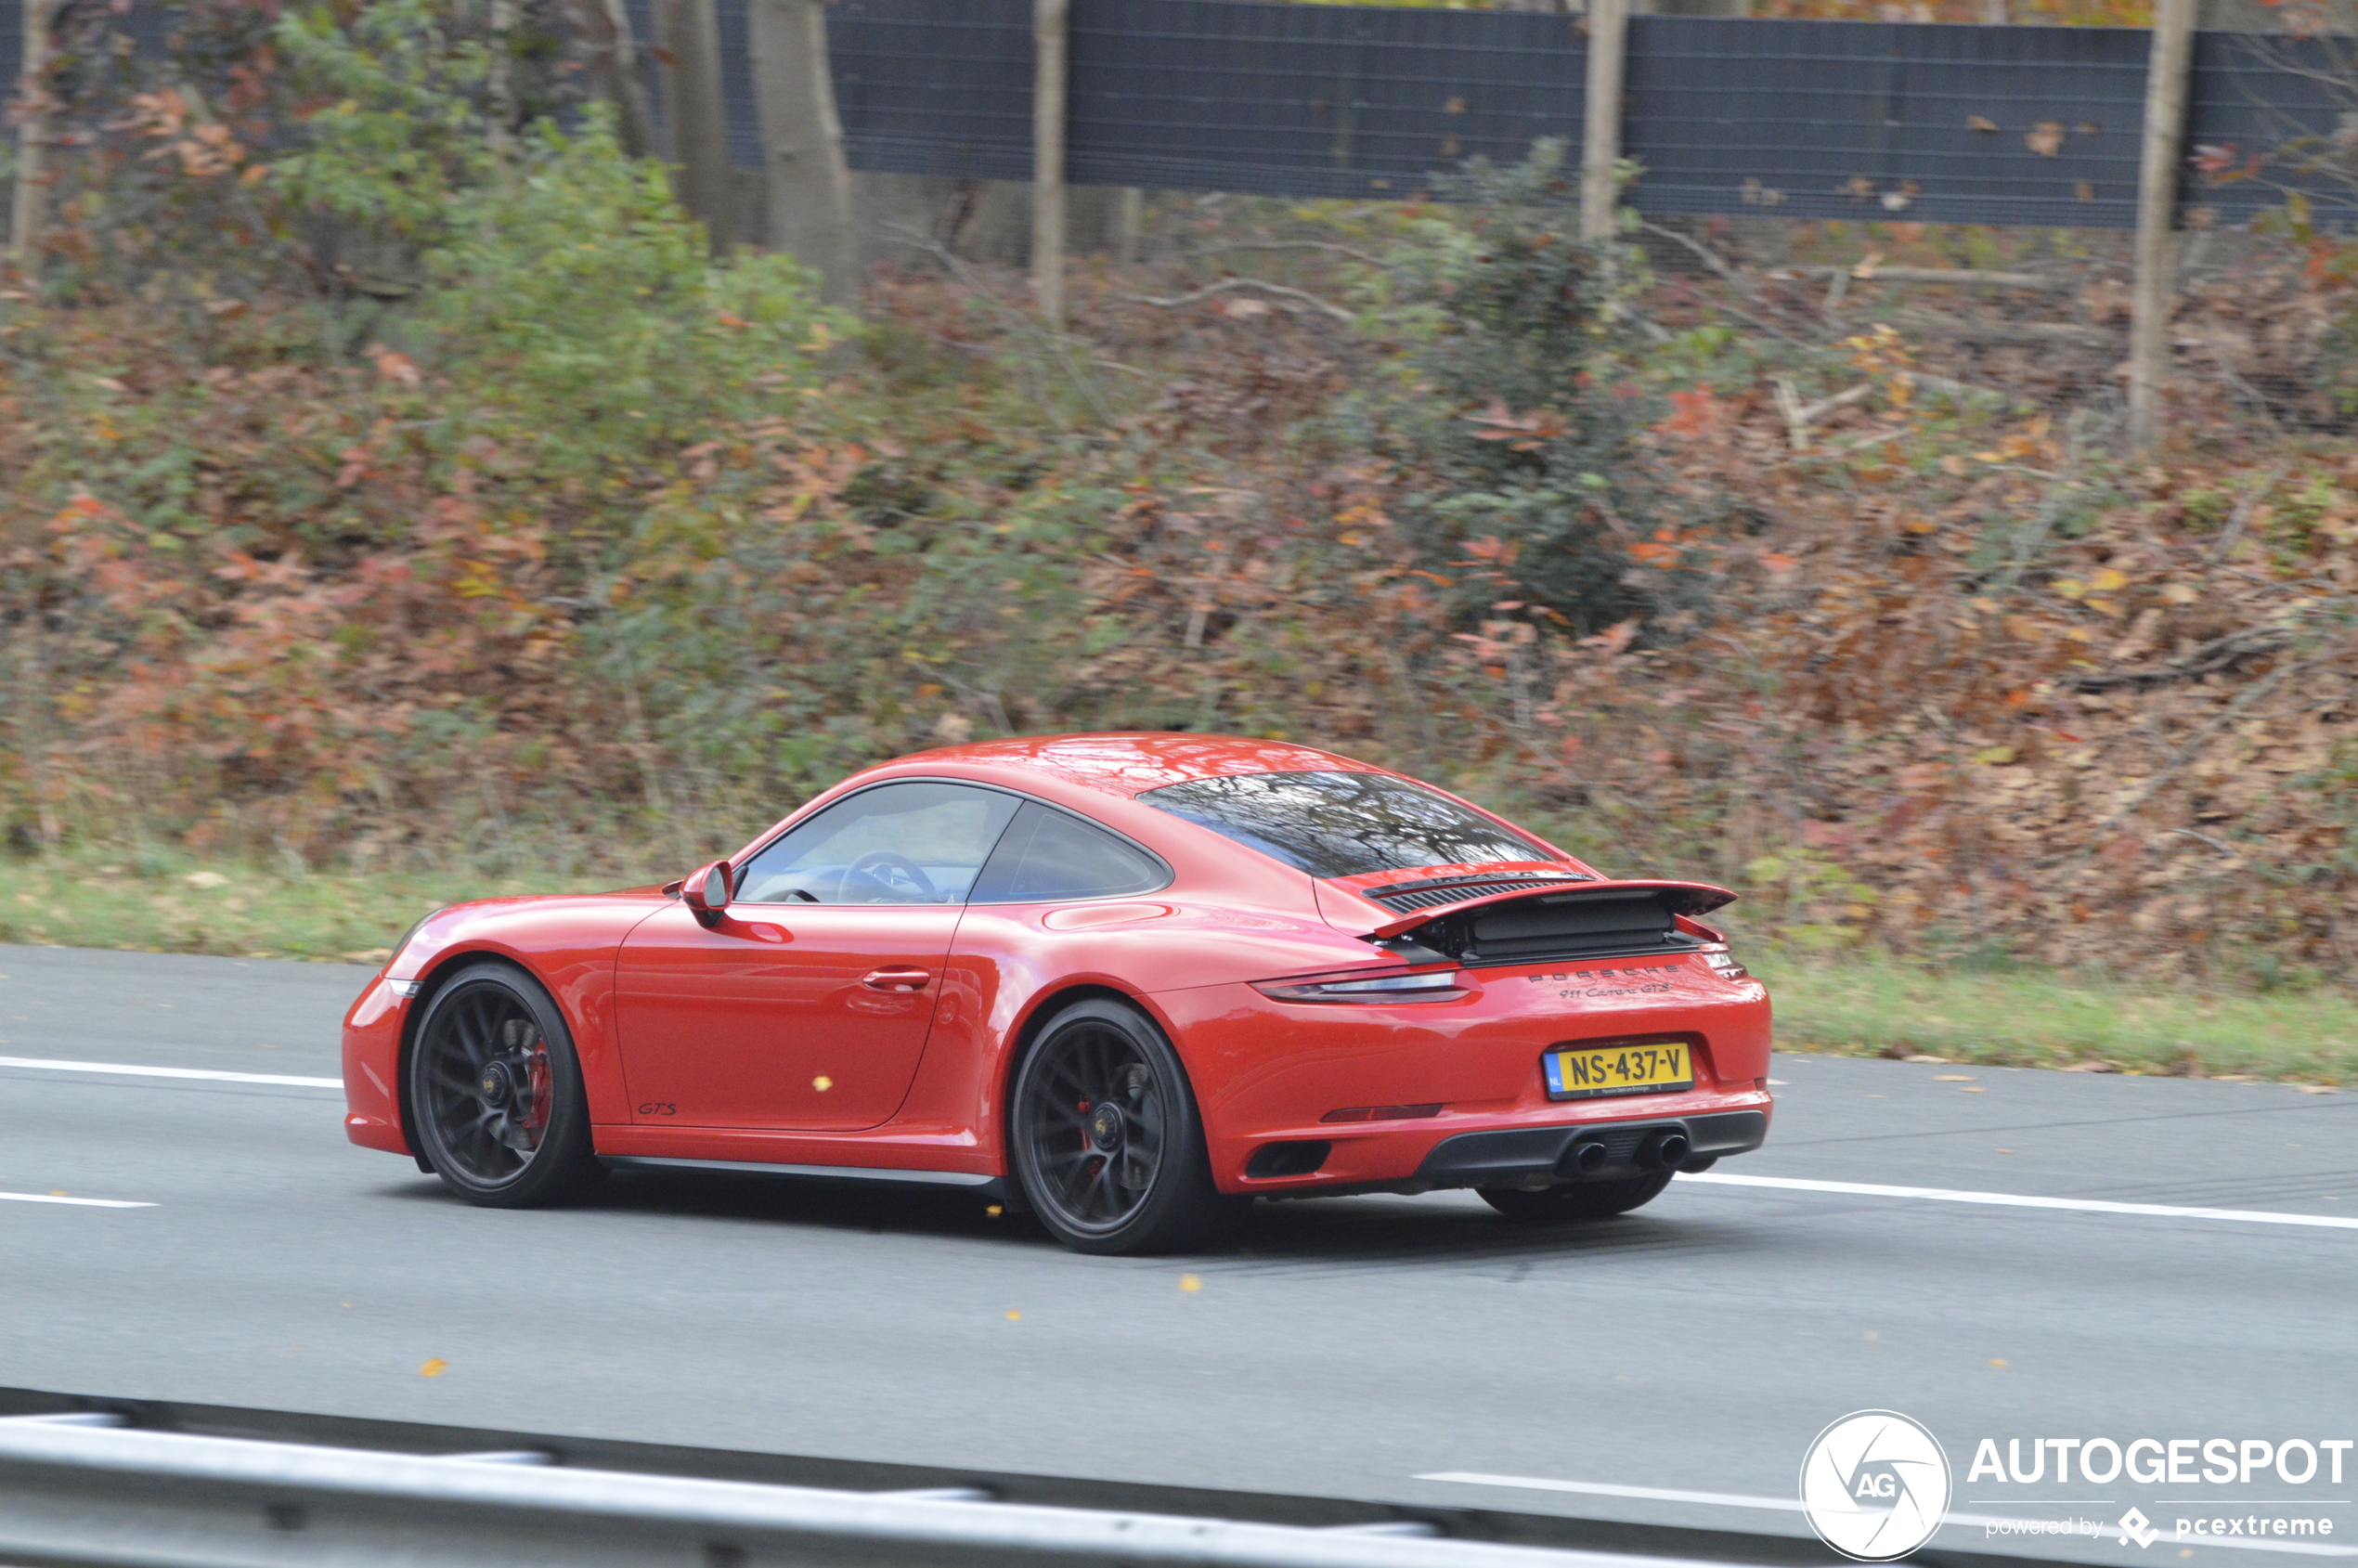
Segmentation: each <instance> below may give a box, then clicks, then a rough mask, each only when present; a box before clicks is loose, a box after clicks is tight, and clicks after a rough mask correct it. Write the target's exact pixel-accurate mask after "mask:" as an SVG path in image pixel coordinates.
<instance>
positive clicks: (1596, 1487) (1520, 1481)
mask: <svg viewBox="0 0 2358 1568" xmlns="http://www.w3.org/2000/svg"><path fill="white" fill-rule="evenodd" d="M1417 1479H1418V1480H1419V1481H1444V1482H1450V1483H1453V1484H1457V1485H1460V1486H1514V1487H1520V1488H1521V1489H1522V1490H1523V1491H1526V1492H1576V1493H1581V1494H1584V1495H1587V1496H1589V1497H1637V1498H1640V1499H1642V1500H1644V1501H1647V1502H1657V1503H1702V1504H1704V1505H1705V1506H1707V1507H1711V1508H1751V1509H1775V1510H1778V1511H1780V1512H1782V1513H1799V1512H1801V1511H1802V1507H1801V1504H1800V1502H1799V1501H1798V1500H1788V1499H1786V1498H1783V1497H1745V1496H1743V1495H1741V1494H1738V1493H1733V1492H1686V1491H1680V1490H1678V1488H1676V1487H1670V1486H1617V1485H1614V1484H1612V1483H1610V1482H1603V1481H1556V1480H1552V1479H1549V1478H1548V1477H1544V1476H1536V1475H1484V1474H1483V1473H1481V1472H1480V1471H1463V1470H1445V1471H1433V1472H1432V1473H1431V1474H1429V1475H1419V1476H1418V1477H1417ZM2055 1506H2057V1507H2062V1506H2063V1505H2062V1504H2057V1505H2055ZM1940 1518H1941V1523H1944V1524H1962V1525H1966V1526H1969V1527H1976V1528H1980V1529H1982V1530H1984V1531H1985V1532H1986V1531H1987V1530H1988V1529H1989V1526H1992V1525H1996V1526H1998V1527H1999V1528H2000V1529H2001V1530H2002V1532H2004V1534H2003V1535H2002V1536H1996V1537H1992V1538H1997V1539H2010V1540H2022V1541H2037V1540H2090V1539H2095V1540H2102V1539H2104V1537H2103V1536H2094V1537H2090V1536H2043V1535H2038V1536H2034V1535H2031V1534H2029V1533H2028V1532H2026V1531H2024V1530H2022V1528H2021V1527H2022V1526H2024V1525H2026V1524H2032V1523H2038V1522H2037V1521H2035V1520H2028V1519H2023V1518H2019V1517H2016V1518H2009V1517H2006V1516H2004V1515H2002V1514H1989V1513H1945V1514H1942V1515H1941V1516H1940ZM2112 1528H2116V1529H2117V1528H2118V1527H2117V1526H2112ZM2161 1539H2163V1540H2165V1541H2169V1542H2170V1544H2171V1545H2173V1546H2177V1545H2186V1546H2206V1547H2225V1548H2229V1549H2235V1550H2240V1551H2288V1552H2293V1553H2295V1554H2297V1555H2299V1556H2302V1557H2358V1547H2328V1546H2313V1545H2310V1544H2308V1543H2306V1542H2300V1541H2270V1540H2246V1539H2241V1538H2239V1537H2236V1536H2224V1537H2221V1538H2218V1539H2213V1538H2212V1537H2210V1536H2203V1537H2201V1538H2200V1539H2196V1538H2195V1537H2193V1536H2188V1537H2186V1539H2185V1540H2184V1541H2183V1542H2182V1541H2179V1540H2177V1539H2175V1538H2174V1536H2172V1535H2170V1534H2165V1535H2163V1536H2162V1537H2161Z"/></svg>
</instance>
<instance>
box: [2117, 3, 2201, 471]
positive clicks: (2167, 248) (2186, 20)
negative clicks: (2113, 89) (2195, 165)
mask: <svg viewBox="0 0 2358 1568" xmlns="http://www.w3.org/2000/svg"><path fill="white" fill-rule="evenodd" d="M2195 4H2196V0H2155V4H2154V27H2153V45H2152V52H2151V54H2150V56H2149V60H2148V64H2147V66H2146V71H2145V141H2144V161H2143V163H2142V166H2141V167H2140V168H2139V170H2138V175H2137V259H2136V268H2137V271H2136V279H2135V289H2134V294H2133V298H2132V300H2131V317H2130V330H2129V439H2130V443H2131V445H2132V446H2133V447H2136V448H2137V449H2138V450H2139V451H2141V452H2142V451H2149V450H2151V449H2152V447H2153V446H2154V444H2155V443H2156V442H2157V441H2158V440H2159V439H2160V436H2161V379H2162V373H2163V372H2164V371H2165V370H2166V369H2168V368H2169V365H2170V306H2171V305H2173V304H2174V303H2175V302H2176V299H2177V293H2178V235H2177V219H2178V175H2179V167H2180V155H2181V147H2182V145H2183V141H2184V138H2185V130H2186V80H2187V76H2188V74H2189V68H2190V67H2191V66H2192V65H2193V63H2194V54H2195V49H2194V43H2195Z"/></svg>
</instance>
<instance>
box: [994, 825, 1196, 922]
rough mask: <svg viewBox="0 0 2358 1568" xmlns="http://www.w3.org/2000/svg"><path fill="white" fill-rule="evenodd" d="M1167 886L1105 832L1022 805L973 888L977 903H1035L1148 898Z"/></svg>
mask: <svg viewBox="0 0 2358 1568" xmlns="http://www.w3.org/2000/svg"><path fill="white" fill-rule="evenodd" d="M1170 881H1171V873H1170V872H1169V871H1168V870H1166V869H1165V868H1164V866H1163V865H1162V862H1160V861H1158V860H1156V859H1154V857H1152V856H1151V855H1148V854H1146V853H1145V852H1143V851H1142V850H1139V849H1134V848H1132V847H1131V846H1130V845H1129V844H1127V843H1124V842H1123V841H1122V840H1121V839H1119V838H1117V837H1115V836H1113V835H1112V834H1110V833H1108V832H1107V831H1106V830H1105V829H1104V828H1101V827H1093V826H1091V825H1090V824H1089V823H1084V822H1082V820H1081V819H1080V818H1078V817H1074V816H1069V815H1068V814H1067V813H1065V812H1063V811H1058V810H1054V809H1052V808H1050V807H1046V806H1042V805H1039V804H1037V803H1036V802H1030V801H1027V802H1026V803H1025V805H1024V808H1023V810H1021V811H1019V812H1017V814H1016V820H1015V823H1014V825H1013V826H1011V827H1009V828H1008V829H1007V834H1006V836H1005V837H1004V838H1002V839H1001V840H1000V841H999V848H998V849H996V850H995V851H993V852H992V854H991V863H990V864H989V865H987V866H985V867H983V871H982V875H981V877H980V878H978V880H977V881H976V883H975V890H974V896H973V901H974V902H976V903H1036V902H1042V901H1047V900H1050V899H1101V898H1106V897H1108V896H1110V895H1113V894H1118V893H1151V892H1153V891H1154V890H1155V889H1156V888H1161V887H1164V886H1166V885H1168V884H1169V882H1170Z"/></svg>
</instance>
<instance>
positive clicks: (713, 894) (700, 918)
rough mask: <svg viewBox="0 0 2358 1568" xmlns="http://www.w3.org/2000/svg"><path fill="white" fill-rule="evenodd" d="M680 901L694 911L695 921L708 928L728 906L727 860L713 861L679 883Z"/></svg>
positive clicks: (715, 924)
mask: <svg viewBox="0 0 2358 1568" xmlns="http://www.w3.org/2000/svg"><path fill="white" fill-rule="evenodd" d="M680 902H681V903H684V904H686V905H687V906H688V907H689V908H690V909H692V910H693V911H695V914H696V923H697V924H698V925H700V926H703V927H706V929H710V928H711V927H714V926H717V925H719V923H720V914H721V912H722V911H723V910H725V909H727V908H728V907H729V862H727V861H715V862H712V863H711V864H710V865H708V866H706V867H704V868H703V869H702V870H700V871H698V872H697V873H695V875H693V876H690V877H689V878H688V880H687V881H685V882H682V883H681V884H680Z"/></svg>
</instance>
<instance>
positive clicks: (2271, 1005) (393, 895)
mask: <svg viewBox="0 0 2358 1568" xmlns="http://www.w3.org/2000/svg"><path fill="white" fill-rule="evenodd" d="M650 879H651V877H650ZM627 881H628V878H627V877H615V876H604V877H601V876H598V875H589V874H575V875H568V874H565V873H564V872H562V871H548V872H534V873H512V874H505V875H500V874H493V873H488V872H484V871H479V870H470V869H467V868H463V867H461V868H453V869H450V870H447V871H440V872H433V873H428V872H374V873H369V872H359V873H355V872H343V873H337V872H306V873H301V874H295V873H291V872H288V871H285V870H279V869H274V868H268V867H261V866H253V865H240V864H234V863H227V862H211V861H204V860H200V859H198V858H195V857H192V856H188V855H186V854H183V853H180V852H178V851H175V850H170V849H123V850H107V849H95V848H94V849H84V850H78V851H74V852H72V853H70V854H61V855H53V856H48V857H44V858H40V859H31V860H17V859H6V858H0V942H19V943H30V944H33V945H36V946H50V947H90V948H120V949H129V950H135V951H146V952H202V953H222V954H228V955H231V956H235V957H240V958H300V959H314V960H320V961H326V962H342V963H352V964H375V963H380V962H382V960H383V959H384V958H385V957H386V955H387V952H388V950H389V948H390V946H391V944H392V942H393V941H394V940H395V938H396V937H398V936H399V935H400V934H401V932H402V931H403V930H404V929H405V928H407V927H408V925H409V923H410V922H411V921H413V920H415V919H417V918H418V917H419V916H420V915H421V914H426V913H428V912H429V911H431V910H434V909H438V908H440V907H441V906H442V905H444V904H448V903H457V902H459V901H461V900H465V899H481V898H493V897H498V896H500V895H503V894H512V893H551V892H564V891H582V890H586V889H589V888H600V887H616V886H623V885H625V883H626V882H627ZM1745 962H1746V963H1747V964H1750V965H1752V967H1753V968H1754V970H1755V971H1756V972H1757V973H1758V974H1760V975H1761V977H1762V978H1764V979H1766V980H1767V981H1768V982H1769V989H1770V991H1771V993H1772V994H1773V995H1774V997H1775V999H1776V1010H1777V1043H1778V1046H1779V1048H1780V1049H1782V1050H1789V1051H1804V1052H1813V1053H1818V1054H1822V1055H1834V1056H1939V1057H1943V1058H1945V1059H1947V1060H1950V1061H1954V1062H1974V1063H1980V1064H1985V1065H1989V1066H2010V1067H2045V1068H2066V1067H2074V1066H2085V1065H2086V1064H2099V1063H2100V1064H2103V1065H2104V1066H2105V1067H2106V1068H2109V1069H2112V1070H2115V1071H2119V1072H2131V1073H2160V1074H2175V1075H2185V1076H2201V1077H2209V1078H2254V1079H2272V1080H2284V1081H2288V1082H2309V1083H2342V1082H2353V1081H2358V1002H2353V1001H2352V1000H2351V999H2349V998H2348V997H2346V996H2344V995H2342V994H2341V993H2339V991H2334V990H2331V989H2329V988H2316V989H2307V990H2291V991H2264V992H2250V991H2228V990H2222V991H2216V992H2211V991H2198V990H2196V989H2193V988H2188V987H2183V986H2178V987H2162V986H2152V985H2139V984H2136V983H2134V982H2129V981H2121V980H2116V979H2105V978H2092V977H2083V976H2077V975H2066V974H2062V973H2058V972H2054V971H2046V972H2041V971H2024V970H2015V971H2008V972H1978V971H1966V970H1957V969H1934V968H1929V967H1925V966H1922V965H1911V964H1905V963H1899V962H1895V961H1892V960H1889V959H1881V958H1872V957H1850V958H1843V959H1836V960H1825V959H1805V958H1798V957H1794V956H1792V955H1790V954H1785V955H1780V954H1778V953H1776V952H1774V951H1773V950H1769V948H1768V945H1767V944H1766V943H1762V944H1758V945H1756V946H1752V947H1751V948H1749V950H1748V951H1747V952H1746V953H1745Z"/></svg>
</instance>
